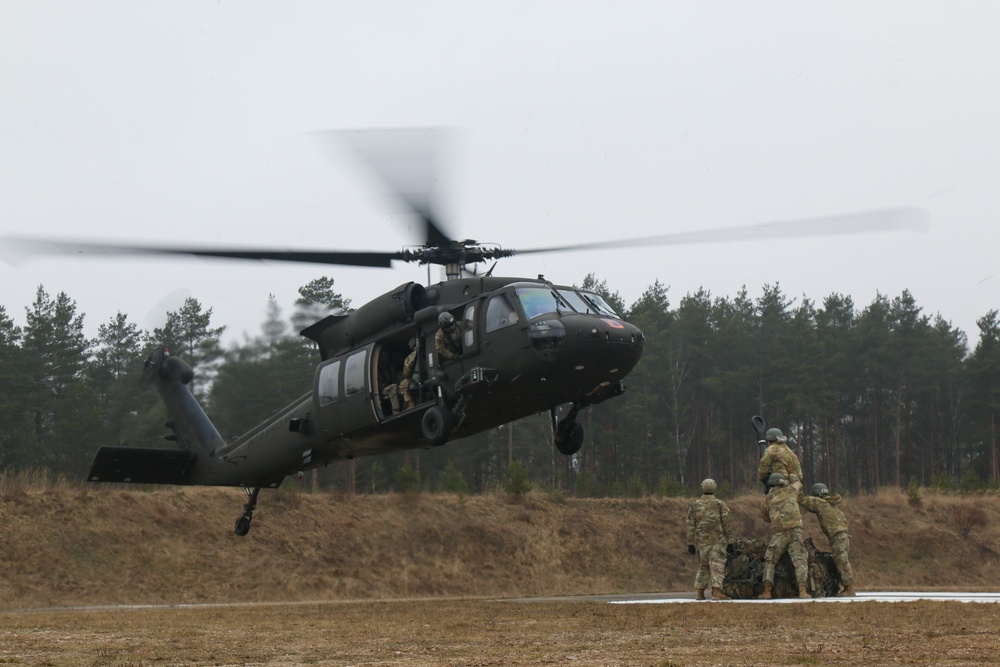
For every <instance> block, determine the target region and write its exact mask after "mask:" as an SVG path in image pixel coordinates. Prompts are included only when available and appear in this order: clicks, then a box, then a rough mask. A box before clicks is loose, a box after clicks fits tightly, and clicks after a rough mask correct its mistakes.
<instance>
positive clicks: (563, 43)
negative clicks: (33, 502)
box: [0, 0, 1000, 343]
mask: <svg viewBox="0 0 1000 667" xmlns="http://www.w3.org/2000/svg"><path fill="white" fill-rule="evenodd" d="M998 35H1000V4H998V3H996V2H989V1H984V2H917V1H914V0H906V1H904V2H871V1H868V0H866V1H864V2H844V1H837V2H797V1H796V2H746V1H740V2H662V1H658V2H621V1H611V2H584V1H581V0H571V1H566V2H558V1H554V2H544V1H543V2H539V1H524V2H512V1H504V2H489V3H487V2H469V1H467V0H462V1H455V2H427V1H421V2H356V1H350V2H269V3H262V2H246V1H240V2H228V1H221V2H207V1H206V2H183V1H176V0H172V1H170V2H134V1H131V0H129V1H123V2H100V1H95V2H85V3H81V2H70V1H66V2H47V1H44V0H26V1H21V0H5V1H4V2H2V3H0V99H2V104H0V119H2V122H0V236H2V235H11V234H19V235H26V234H27V235H34V236H51V237H68V238H71V239H89V240H94V241H107V240H114V241H119V242H120V241H137V242H173V243H178V244H211V243H220V244H238V245H240V246H242V245H249V246H269V247H275V246H276V247H282V248H285V247H293V248H301V249H315V248H325V249H343V250H386V251H391V250H398V249H400V248H401V247H402V246H404V245H409V244H414V243H417V242H418V241H420V240H421V239H419V238H418V236H417V235H416V234H414V233H412V232H413V230H410V231H409V232H408V231H407V228H406V225H407V219H406V218H405V217H402V216H400V215H399V213H398V211H397V210H396V209H395V208H393V207H392V206H390V205H388V204H387V202H386V201H385V200H383V199H380V198H379V197H378V196H376V191H377V189H378V188H377V187H375V185H374V184H373V183H372V182H371V180H370V179H368V178H367V177H366V174H365V172H364V171H363V170H362V169H360V168H359V167H358V165H357V164H354V163H352V162H351V161H349V160H347V159H346V158H345V157H344V156H343V155H338V154H336V153H331V152H330V151H328V150H324V146H323V145H322V143H321V142H319V141H317V137H316V136H315V135H314V134H312V133H314V132H316V131H319V130H328V129H349V128H378V127H407V126H445V127H456V128H460V129H461V135H460V139H461V141H460V142H458V144H457V148H456V150H455V151H454V155H453V158H454V160H453V162H452V169H451V171H450V172H449V173H448V174H447V181H448V184H449V185H450V186H452V187H451V190H450V191H451V192H452V193H453V202H452V203H453V206H452V209H451V210H452V217H451V218H449V223H450V224H451V231H452V232H453V234H454V236H455V237H457V238H474V239H477V240H480V241H486V242H495V243H499V244H502V245H504V246H508V247H513V248H519V247H523V248H530V247H539V246H543V247H544V246H550V245H563V244H570V243H577V242H581V243H582V242H595V241H601V240H605V239H608V240H613V239H619V238H624V237H642V236H649V235H655V234H665V233H669V232H675V231H677V232H680V231H687V230H698V229H709V228H713V227H729V226H735V225H744V224H753V223H760V222H767V221H773V220H787V219H796V218H808V217H814V216H826V215H834V214H841V213H851V212H857V211H868V210H872V209H881V208H888V207H897V206H914V207H919V208H923V209H926V210H927V211H928V212H929V213H930V216H931V220H932V226H931V228H930V231H928V232H926V233H913V232H899V233H882V234H868V235H860V236H851V237H836V238H819V239H817V238H810V239H790V240H772V241H752V242H746V241H741V242H738V243H737V242H734V243H722V244H714V245H692V246H683V247H678V246H668V247H663V248H658V249H647V248H641V249H635V250H621V249H616V250H610V251H603V252H602V251H593V252H591V251H588V252H580V253H566V254H558V255H549V256H544V255H530V256H526V257H523V258H514V259H510V260H505V261H503V262H501V264H500V265H499V266H498V268H497V269H496V271H495V273H496V274H498V275H522V276H535V275H536V274H539V273H543V274H545V276H546V277H547V278H549V279H550V280H552V281H554V282H558V283H570V284H572V283H579V282H581V281H582V279H583V277H584V276H585V275H586V274H587V273H588V272H594V273H595V274H596V275H597V276H598V277H599V278H601V279H603V280H606V281H607V283H608V285H609V286H610V287H611V288H613V289H615V290H617V291H619V292H620V293H621V295H622V297H623V298H624V300H625V301H626V303H628V304H631V303H632V302H633V301H635V300H636V299H637V298H639V296H640V295H641V294H642V292H643V291H644V290H645V289H646V288H647V287H648V286H650V285H651V284H652V283H653V282H654V281H656V280H659V281H660V282H661V283H663V284H664V285H666V286H668V287H669V296H670V299H671V302H672V303H673V304H674V305H675V306H676V305H677V303H678V302H679V301H680V299H681V298H682V297H683V296H684V295H685V294H688V293H690V292H693V291H695V290H697V289H698V288H699V287H704V288H706V289H708V290H710V291H711V292H712V294H713V295H716V296H733V295H735V294H736V293H737V291H738V290H739V289H740V288H741V287H742V286H744V285H745V286H746V287H747V289H748V291H749V293H750V295H751V296H752V297H757V296H759V295H760V293H761V288H762V287H763V286H764V285H765V284H775V283H777V284H779V285H780V286H781V288H782V289H783V291H784V292H785V293H786V294H787V295H788V296H789V297H791V298H794V299H796V303H799V302H800V300H801V298H802V297H803V295H804V296H805V297H808V298H810V299H812V300H813V301H815V302H817V304H821V303H822V301H823V299H824V298H825V297H826V296H828V295H830V294H832V293H841V294H848V295H850V296H852V297H853V299H854V302H855V305H856V306H857V307H858V308H859V309H860V308H863V307H864V306H866V305H868V304H869V303H871V301H872V300H873V299H874V298H875V296H876V294H878V293H881V294H884V295H886V296H888V297H890V298H892V297H896V296H899V294H900V293H901V292H902V290H904V289H909V290H910V291H911V292H912V294H913V295H914V297H915V299H916V301H917V303H918V305H920V306H921V307H922V308H923V309H924V312H925V313H926V314H928V315H931V316H933V315H936V314H940V315H941V316H942V317H944V319H946V320H948V321H950V322H951V323H952V324H953V325H954V326H956V327H958V328H960V329H962V330H963V331H965V332H966V333H967V334H968V335H969V338H970V342H971V343H974V342H975V340H976V338H977V334H978V329H977V327H976V324H975V322H976V320H977V319H978V318H980V317H982V316H983V315H984V314H985V313H986V312H987V311H989V310H991V309H995V308H1000V276H998V275H997V273H998V272H1000V271H998V268H997V254H998V252H1000V250H998V245H1000V244H998V239H1000V225H998V219H997V218H998V211H1000V160H998V157H1000V85H998V84H1000V39H998ZM324 274H325V275H330V276H332V277H334V278H335V279H336V287H337V289H338V290H339V291H341V292H342V293H343V294H344V295H345V296H348V297H350V298H351V299H352V300H353V302H354V305H355V306H358V305H361V304H362V303H364V302H365V301H366V300H367V299H370V298H372V297H374V296H377V295H378V294H381V293H383V292H386V291H388V290H389V289H391V288H393V287H395V286H396V285H399V284H401V283H403V282H406V281H409V280H418V281H421V282H426V279H427V271H426V268H425V267H408V266H400V267H399V268H396V269H392V270H387V269H345V268H340V267H329V268H327V269H324V268H322V267H318V266H311V265H290V264H280V263H272V264H263V263H257V262H253V263H247V264H240V263H234V262H228V261H214V262H206V261H199V260H193V259H191V260H188V259H178V258H175V259H155V260H153V259H143V260H141V261H140V260H135V259H133V260H108V259H104V260H93V259H89V260H78V259H73V258H66V257H63V258H56V259H51V258H50V259H36V260H33V261H30V262H28V263H25V264H21V265H19V266H16V267H12V266H8V265H6V264H2V263H0V304H2V305H4V306H5V307H6V309H7V312H8V314H9V315H10V316H12V317H13V318H14V319H15V321H16V322H17V323H19V324H23V323H24V307H25V306H28V305H30V304H31V302H32V301H33V300H34V296H35V291H36V289H37V287H38V285H39V284H42V285H44V286H45V288H46V290H47V291H48V292H49V293H50V294H52V295H54V294H56V293H58V292H61V291H64V292H66V293H67V294H68V295H69V296H70V297H71V298H73V299H75V300H76V302H77V304H78V307H79V309H80V310H81V311H82V312H84V313H86V317H87V329H88V334H89V335H94V334H95V333H96V328H97V326H98V325H99V324H102V323H104V322H107V321H110V320H111V319H112V318H113V317H114V315H115V314H116V312H118V311H122V312H124V313H126V314H128V315H129V317H130V318H131V319H132V320H133V321H136V322H137V323H139V324H140V326H144V327H145V326H153V325H159V324H160V323H162V320H161V319H159V316H158V315H157V312H156V311H157V309H159V310H161V311H162V310H163V304H168V305H169V306H170V307H171V308H176V307H177V306H178V305H179V304H180V302H181V301H183V297H184V296H186V295H192V296H194V297H196V298H197V299H198V300H199V301H200V302H201V303H202V304H203V305H204V306H205V307H206V308H212V309H213V311H214V313H215V323H216V324H226V325H228V327H229V330H230V332H229V336H230V340H235V339H238V338H239V337H241V336H242V334H243V332H246V333H247V334H249V335H256V334H258V333H259V324H260V322H261V321H262V320H263V318H264V313H265V308H266V304H267V298H268V295H269V294H274V295H275V296H276V297H277V298H278V300H279V303H281V304H282V306H283V307H284V309H285V313H286V315H289V316H290V314H291V304H292V302H293V300H294V298H295V297H296V289H297V288H298V287H299V286H301V285H303V284H305V283H307V282H308V281H309V280H311V279H313V278H316V277H318V276H320V275H324ZM437 279H438V276H437V275H434V276H433V280H437Z"/></svg>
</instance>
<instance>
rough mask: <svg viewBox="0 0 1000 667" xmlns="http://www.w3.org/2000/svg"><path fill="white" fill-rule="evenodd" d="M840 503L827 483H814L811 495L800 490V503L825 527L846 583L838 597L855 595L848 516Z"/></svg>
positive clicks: (824, 530) (835, 559)
mask: <svg viewBox="0 0 1000 667" xmlns="http://www.w3.org/2000/svg"><path fill="white" fill-rule="evenodd" d="M839 503H840V495H839V494H836V493H833V494H831V493H830V490H829V489H828V488H826V484H822V483H817V484H813V485H812V495H811V496H807V495H805V494H803V493H801V492H799V505H802V507H804V508H806V509H807V510H809V511H810V512H812V513H813V514H815V515H816V518H817V519H819V527H820V528H822V529H823V533H824V534H825V535H826V539H828V540H830V550H831V551H832V552H833V560H834V562H835V563H837V570H838V571H839V572H840V581H841V582H842V583H843V584H844V590H842V591H841V592H840V593H839V595H838V597H853V596H854V571H853V570H852V569H851V561H850V557H849V553H848V552H849V551H850V549H851V536H850V534H849V533H848V532H847V517H846V516H844V513H843V512H841V511H840V508H838V507H837V505H838V504H839Z"/></svg>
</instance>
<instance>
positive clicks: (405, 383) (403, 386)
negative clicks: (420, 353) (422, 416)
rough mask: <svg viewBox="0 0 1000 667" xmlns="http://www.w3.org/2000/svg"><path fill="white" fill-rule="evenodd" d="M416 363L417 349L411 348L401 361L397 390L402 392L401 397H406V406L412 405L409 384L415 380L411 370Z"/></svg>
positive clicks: (410, 406)
mask: <svg viewBox="0 0 1000 667" xmlns="http://www.w3.org/2000/svg"><path fill="white" fill-rule="evenodd" d="M416 365H417V351H416V350H413V351H412V352H410V353H409V354H408V355H406V360H404V361H403V379H402V380H400V381H399V391H400V393H402V394H403V398H405V399H406V407H407V408H412V407H413V396H412V395H411V394H410V385H411V384H414V381H416V380H417V378H416V377H414V373H413V370H414V368H416Z"/></svg>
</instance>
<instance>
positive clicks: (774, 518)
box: [761, 484, 809, 587]
mask: <svg viewBox="0 0 1000 667" xmlns="http://www.w3.org/2000/svg"><path fill="white" fill-rule="evenodd" d="M798 495H799V492H798V490H797V489H796V488H795V487H794V486H792V485H791V484H789V485H787V486H776V487H774V488H772V489H771V492H770V493H769V494H767V496H766V497H765V498H764V504H763V505H762V506H761V515H762V516H763V518H764V521H767V522H768V523H770V524H771V541H770V543H769V544H768V545H767V551H765V552H764V585H765V586H766V587H770V586H772V585H773V584H774V566H775V565H777V563H778V559H779V558H781V554H783V553H784V552H785V550H786V549H787V550H788V556H789V557H790V558H791V559H792V565H793V566H794V567H795V581H796V583H797V584H798V585H799V586H800V587H801V586H805V585H806V582H807V580H808V579H809V556H808V555H807V554H806V549H805V546H803V544H802V514H800V513H799V502H798Z"/></svg>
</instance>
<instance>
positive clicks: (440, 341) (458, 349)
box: [434, 311, 462, 359]
mask: <svg viewBox="0 0 1000 667" xmlns="http://www.w3.org/2000/svg"><path fill="white" fill-rule="evenodd" d="M438 325H440V327H441V328H440V329H438V332H437V333H436V334H435V335H434V347H436V348H437V353H438V357H439V358H440V359H458V358H459V357H460V356H462V327H461V326H460V325H459V324H458V322H456V321H455V316H454V315H452V314H451V313H449V312H447V311H445V312H443V313H441V314H440V315H438Z"/></svg>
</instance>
